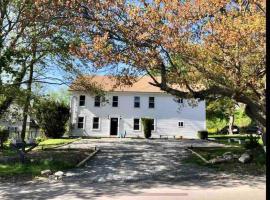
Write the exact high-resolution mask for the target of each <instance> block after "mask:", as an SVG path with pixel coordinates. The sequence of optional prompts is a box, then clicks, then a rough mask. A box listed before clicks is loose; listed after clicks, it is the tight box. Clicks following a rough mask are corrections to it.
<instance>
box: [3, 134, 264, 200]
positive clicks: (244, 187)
mask: <svg viewBox="0 0 270 200" xmlns="http://www.w3.org/2000/svg"><path fill="white" fill-rule="evenodd" d="M191 145H192V146H216V145H218V144H215V143H210V142H202V141H199V140H182V141H177V140H149V141H146V140H140V139H92V140H86V139H85V140H80V141H77V142H75V143H72V144H70V145H67V146H66V147H62V148H74V147H76V148H88V147H93V146H97V147H99V148H100V149H101V152H99V153H98V154H97V155H96V156H95V157H94V159H92V160H90V161H89V162H88V163H87V165H86V166H85V167H84V168H79V169H75V170H71V171H69V172H67V176H66V177H64V179H63V180H62V181H61V182H29V183H16V184H15V183H0V199H62V200H64V199H91V200H92V199H93V200H95V199H99V200H101V199H102V200H103V199H119V200H124V199H126V200H131V199H136V200H150V199H151V200H161V199H162V200H164V199H169V200H172V199H185V200H197V199H202V200H204V199H205V200H206V199H207V200H221V199H222V200H227V199H237V200H241V199H243V200H244V199H245V200H249V199H252V200H254V199H256V200H261V199H265V177H249V176H241V177H239V176H238V177H237V176H232V175H225V174H221V173H216V172H215V171H212V170H209V169H205V168H199V167H197V166H193V165H190V164H184V163H183V162H182V159H183V158H184V157H186V156H187V155H188V154H189V153H190V152H188V151H186V150H185V149H184V147H187V146H191Z"/></svg>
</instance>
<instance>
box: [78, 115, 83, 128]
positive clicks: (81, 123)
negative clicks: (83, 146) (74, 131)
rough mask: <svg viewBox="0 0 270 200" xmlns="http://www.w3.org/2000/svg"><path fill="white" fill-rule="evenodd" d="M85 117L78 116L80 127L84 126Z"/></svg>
mask: <svg viewBox="0 0 270 200" xmlns="http://www.w3.org/2000/svg"><path fill="white" fill-rule="evenodd" d="M83 122H84V117H78V128H83Z"/></svg>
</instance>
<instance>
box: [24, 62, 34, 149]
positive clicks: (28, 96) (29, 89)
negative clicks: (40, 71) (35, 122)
mask: <svg viewBox="0 0 270 200" xmlns="http://www.w3.org/2000/svg"><path fill="white" fill-rule="evenodd" d="M33 71H34V63H31V64H30V69H29V80H28V83H27V90H26V98H25V104H24V108H23V124H22V132H21V139H22V142H23V144H24V145H23V148H22V151H23V152H25V133H26V125H27V117H28V111H29V105H30V101H31V92H32V80H33Z"/></svg>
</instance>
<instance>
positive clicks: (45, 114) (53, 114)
mask: <svg viewBox="0 0 270 200" xmlns="http://www.w3.org/2000/svg"><path fill="white" fill-rule="evenodd" d="M34 114H35V116H36V119H37V122H38V125H39V126H40V127H41V128H42V129H43V131H44V133H45V135H46V136H47V137H49V138H50V137H51V138H60V137H62V136H63V134H64V133H65V131H66V123H67V121H68V119H69V107H68V106H67V105H65V104H64V103H63V102H57V101H53V100H51V99H44V98H43V99H40V100H38V101H36V102H35V105H34Z"/></svg>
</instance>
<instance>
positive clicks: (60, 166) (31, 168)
mask: <svg viewBox="0 0 270 200" xmlns="http://www.w3.org/2000/svg"><path fill="white" fill-rule="evenodd" d="M76 140H78V139H48V140H45V141H43V142H40V143H39V145H38V146H37V147H36V148H35V149H33V150H32V151H31V152H29V153H27V154H26V157H27V159H28V162H27V163H25V164H21V163H20V162H19V160H18V155H17V153H16V152H15V151H14V150H12V149H10V147H9V146H8V143H6V144H5V149H4V151H3V152H0V159H1V157H2V159H3V158H10V159H11V160H10V161H8V162H1V164H0V180H7V179H10V178H11V177H12V178H16V179H17V178H19V179H20V178H24V179H25V178H26V179H32V178H33V177H35V176H37V175H40V172H41V171H42V170H45V169H50V170H51V171H52V172H55V171H59V170H66V169H70V168H74V167H75V166H76V165H77V164H78V163H79V162H80V161H82V160H83V159H84V158H85V157H86V156H87V155H89V153H91V152H92V151H93V150H74V149H67V150H57V149H55V147H57V146H62V145H64V144H69V143H71V142H74V141H76ZM44 150H46V151H44Z"/></svg>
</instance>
